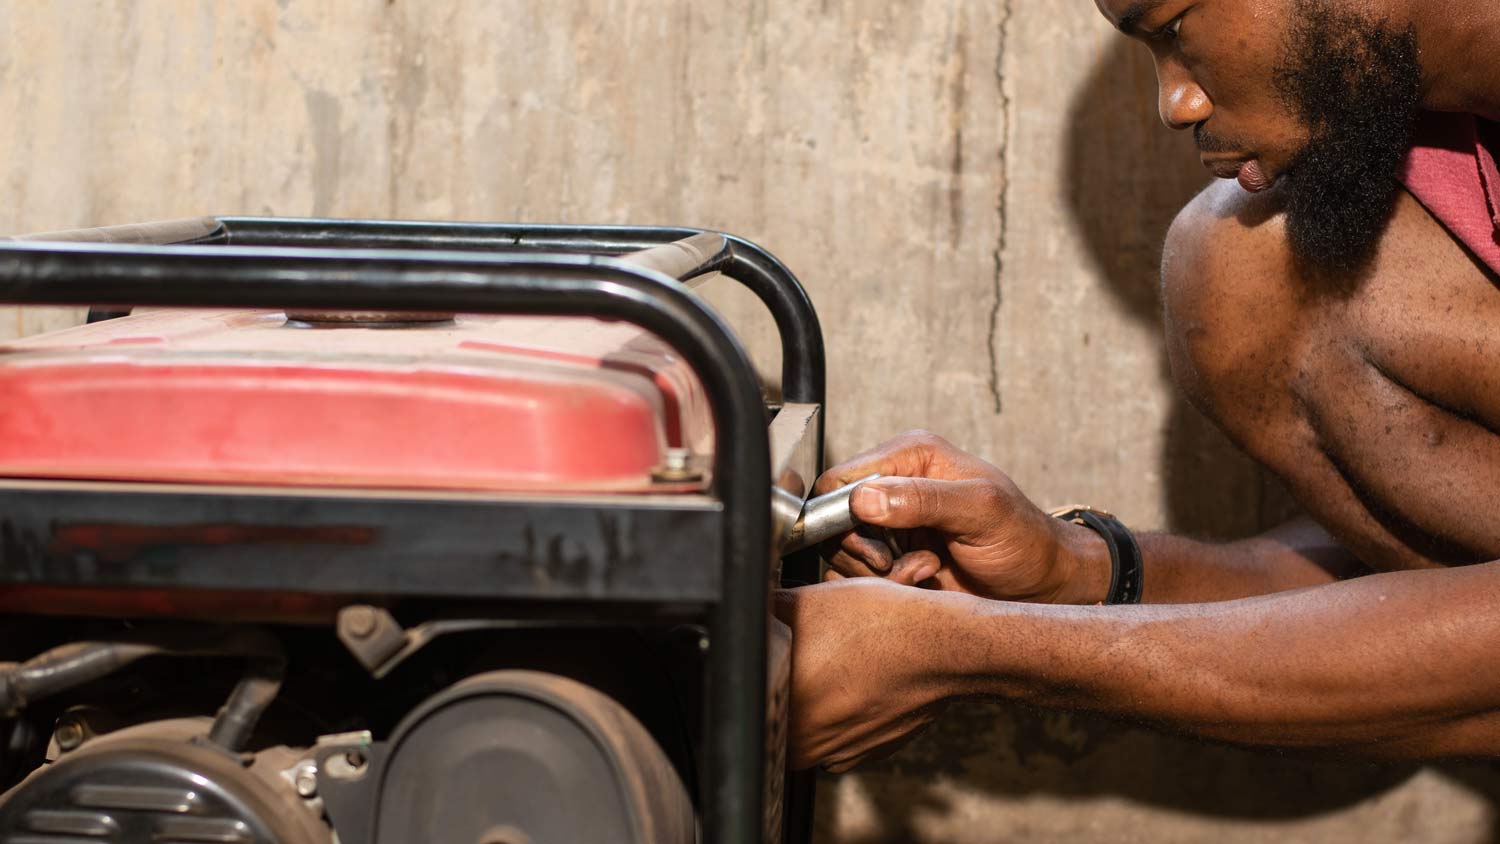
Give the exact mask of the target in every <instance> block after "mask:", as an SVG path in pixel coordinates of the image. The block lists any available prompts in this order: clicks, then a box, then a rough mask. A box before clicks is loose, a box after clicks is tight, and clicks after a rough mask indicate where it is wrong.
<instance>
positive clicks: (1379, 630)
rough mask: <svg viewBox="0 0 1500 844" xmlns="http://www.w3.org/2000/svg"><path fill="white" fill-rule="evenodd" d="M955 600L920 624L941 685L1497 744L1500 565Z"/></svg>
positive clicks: (1309, 735) (1460, 749) (1183, 715)
mask: <svg viewBox="0 0 1500 844" xmlns="http://www.w3.org/2000/svg"><path fill="white" fill-rule="evenodd" d="M960 597H961V596H943V598H942V599H941V601H942V608H941V609H940V610H939V613H940V614H941V616H942V620H938V621H936V622H935V624H937V625H940V626H941V627H942V628H943V629H944V630H945V632H947V633H949V634H951V635H952V636H953V639H952V640H951V642H949V643H946V644H945V647H944V648H943V651H944V652H945V653H946V654H947V656H945V657H944V659H945V660H948V661H947V662H945V664H944V668H945V670H947V671H949V672H950V673H949V683H950V685H951V689H952V691H953V693H954V694H958V695H966V694H984V695H1000V696H1002V697H1006V698H1011V699H1019V700H1025V701H1029V702H1032V703H1036V704H1039V705H1045V706H1056V707H1066V708H1076V709H1083V710H1091V711H1097V712H1102V713H1107V714H1113V715H1116V716H1121V717H1126V718H1129V719H1135V720H1140V721H1144V722H1149V723H1154V724H1158V725H1161V726H1166V727H1169V728H1171V729H1175V730H1179V731H1182V732H1186V733H1191V734H1195V735H1200V736H1205V737H1210V738H1217V739H1224V740H1229V741H1235V742H1239V743H1245V744H1262V745H1277V746H1328V747H1348V748H1351V749H1352V750H1354V751H1355V752H1361V753H1364V754H1367V755H1371V756H1401V757H1437V756H1455V755H1458V756H1485V755H1495V754H1500V714H1497V713H1500V672H1497V671H1496V670H1495V660H1496V659H1497V657H1496V656H1495V655H1496V654H1497V653H1500V612H1496V611H1495V608H1496V606H1500V563H1490V564H1486V565H1483V566H1475V567H1471V568H1467V569H1455V570H1445V571H1423V572H1403V573H1396V574H1382V575H1374V576H1371V577H1365V578H1360V579H1357V580H1353V581H1348V582H1344V583H1338V584H1333V585H1329V586H1326V587H1324V588H1319V589H1307V590H1301V591H1296V592H1290V593H1285V594H1280V595H1270V596H1265V597H1259V598H1251V599H1246V600H1241V601H1235V602H1230V603H1217V604H1194V605H1184V606H1172V607H1165V606H1164V607H1128V608H1126V607H1118V608H1116V607H1106V608H1080V607H1061V606H1040V605H1022V604H1008V603H999V602H989V603H985V602H978V601H974V600H972V599H966V600H958V598H960Z"/></svg>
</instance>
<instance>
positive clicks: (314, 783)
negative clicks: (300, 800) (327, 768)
mask: <svg viewBox="0 0 1500 844" xmlns="http://www.w3.org/2000/svg"><path fill="white" fill-rule="evenodd" d="M292 786H293V787H294V788H296V789H297V796H299V797H316V796H317V794H318V766H316V765H314V764H312V763H311V762H309V763H308V764H306V765H301V766H299V767H298V768H297V773H296V775H295V776H293V777H292Z"/></svg>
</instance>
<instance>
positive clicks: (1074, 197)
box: [1061, 39, 1292, 538]
mask: <svg viewBox="0 0 1500 844" xmlns="http://www.w3.org/2000/svg"><path fill="white" fill-rule="evenodd" d="M1068 116H1069V126H1068V155H1067V159H1066V168H1067V169H1066V172H1064V173H1063V174H1061V175H1062V182H1063V184H1064V185H1066V187H1067V191H1068V192H1067V200H1068V204H1069V211H1070V212H1071V217H1072V220H1073V225H1074V226H1075V227H1076V228H1077V230H1078V232H1079V234H1080V235H1081V239H1082V241H1083V242H1084V244H1085V245H1086V246H1087V248H1088V252H1089V257H1090V259H1091V260H1092V261H1093V263H1094V264H1095V266H1096V267H1097V268H1098V269H1099V273H1100V276H1101V277H1102V278H1104V279H1107V280H1108V282H1109V286H1108V288H1107V290H1108V292H1109V293H1111V294H1112V295H1113V296H1114V297H1115V298H1116V299H1117V300H1118V301H1119V302H1120V303H1121V304H1122V305H1123V306H1124V308H1125V311H1126V312H1127V313H1128V314H1129V315H1130V316H1132V317H1134V318H1135V319H1138V320H1140V321H1142V322H1145V323H1148V324H1149V325H1150V326H1151V327H1153V328H1154V329H1158V330H1159V329H1160V326H1161V299H1160V296H1159V290H1160V279H1161V273H1160V270H1161V246H1162V240H1163V238H1165V236H1166V232H1167V228H1168V227H1169V226H1170V225H1171V223H1172V219H1173V218H1174V217H1175V216H1176V215H1177V212H1178V210H1179V209H1181V208H1182V207H1183V206H1184V205H1186V204H1187V203H1188V201H1189V200H1190V199H1192V198H1193V197H1194V196H1195V195H1196V194H1197V193H1198V191H1199V190H1201V189H1202V188H1203V187H1204V185H1206V184H1207V183H1208V182H1209V178H1210V177H1209V176H1208V173H1207V171H1205V170H1204V169H1203V166H1202V165H1201V164H1200V163H1199V161H1198V154H1197V148H1196V147H1195V146H1194V144H1193V141H1192V137H1191V133H1189V132H1173V131H1169V130H1168V129H1166V128H1165V127H1164V126H1163V125H1162V123H1161V120H1160V118H1159V117H1158V115H1157V108H1156V72H1155V69H1154V68H1153V66H1152V64H1151V57H1150V54H1149V53H1148V52H1147V51H1146V50H1144V49H1142V48H1140V47H1139V46H1137V45H1135V44H1132V43H1130V42H1127V41H1125V40H1124V39H1117V40H1116V41H1115V43H1114V44H1112V45H1111V47H1110V49H1108V50H1106V51H1104V53H1103V55H1101V56H1100V58H1099V61H1098V63H1097V64H1095V66H1094V68H1093V70H1092V73H1091V74H1090V76H1089V78H1088V81H1087V83H1086V84H1085V85H1084V86H1083V87H1082V88H1081V89H1080V91H1079V94H1078V95H1077V97H1075V99H1074V100H1073V102H1072V103H1071V106H1070V109H1069V115H1068ZM1160 366H1161V369H1160V376H1161V378H1162V380H1163V382H1164V383H1165V384H1166V386H1167V388H1168V389H1169V391H1170V392H1171V395H1172V396H1173V402H1172V407H1171V411H1170V413H1169V415H1168V417H1167V421H1166V428H1167V436H1166V448H1165V453H1164V454H1163V455H1162V467H1161V468H1162V479H1163V486H1164V492H1165V495H1166V499H1167V500H1166V502H1165V504H1166V514H1167V524H1166V525H1164V526H1165V527H1167V528H1169V529H1171V530H1173V531H1177V532H1181V533H1188V534H1192V535H1197V536H1208V537H1215V538H1237V537H1242V536H1246V535H1248V534H1251V533H1254V532H1256V531H1258V530H1261V529H1263V528H1266V527H1270V526H1273V525H1275V524H1277V523H1279V522H1281V521H1284V520H1285V519H1286V517H1287V516H1288V515H1289V514H1290V513H1291V511H1292V510H1291V505H1290V502H1289V500H1288V499H1287V498H1286V497H1285V496H1284V494H1282V493H1281V492H1280V489H1279V486H1277V485H1275V483H1274V482H1272V481H1270V480H1269V478H1268V477H1267V476H1266V474H1265V473H1264V472H1262V470H1261V469H1260V468H1259V467H1258V466H1256V465H1255V464H1254V463H1253V462H1252V461H1251V460H1249V459H1248V458H1246V457H1245V456H1244V455H1242V454H1241V453H1240V452H1239V451H1238V450H1237V449H1235V447H1234V446H1233V445H1231V444H1230V443H1229V441H1228V440H1227V439H1225V438H1224V436H1223V435H1222V434H1220V433H1219V431H1218V429H1217V428H1215V427H1214V426H1213V425H1212V424H1211V423H1209V422H1208V420H1206V419H1204V418H1203V416H1202V415H1200V414H1199V413H1198V412H1197V411H1196V410H1194V409H1193V408H1192V407H1191V406H1190V405H1189V404H1188V403H1187V402H1186V401H1185V400H1184V399H1183V398H1182V396H1181V395H1180V394H1179V393H1178V392H1177V390H1176V388H1175V387H1172V386H1171V384H1170V381H1171V375H1170V373H1169V371H1168V368H1167V359H1166V352H1165V350H1164V349H1163V350H1162V352H1161V355H1160Z"/></svg>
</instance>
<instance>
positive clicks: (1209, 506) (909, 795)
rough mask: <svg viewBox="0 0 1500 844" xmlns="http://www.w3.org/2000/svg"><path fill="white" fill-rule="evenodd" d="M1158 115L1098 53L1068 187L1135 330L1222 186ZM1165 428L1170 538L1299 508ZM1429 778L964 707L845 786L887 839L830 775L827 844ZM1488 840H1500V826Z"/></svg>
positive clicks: (1261, 807) (1137, 86) (1018, 711)
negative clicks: (1124, 804) (841, 809)
mask: <svg viewBox="0 0 1500 844" xmlns="http://www.w3.org/2000/svg"><path fill="white" fill-rule="evenodd" d="M1155 104H1156V79H1155V73H1154V70H1153V68H1152V66H1151V61H1150V57H1149V55H1148V54H1147V53H1146V51H1145V50H1143V49H1139V48H1134V45H1131V44H1129V43H1128V42H1124V41H1123V40H1122V41H1119V42H1118V43H1116V44H1115V45H1114V46H1113V47H1112V48H1111V49H1110V50H1107V51H1105V52H1104V54H1103V55H1101V56H1100V57H1099V60H1098V62H1097V64H1096V65H1095V66H1094V68H1093V70H1092V73H1091V74H1090V76H1089V78H1088V81H1087V84H1086V85H1085V86H1084V87H1083V88H1082V89H1081V91H1080V92H1079V94H1078V95H1077V97H1076V98H1075V99H1074V101H1073V102H1072V104H1071V108H1070V112H1069V120H1070V124H1069V150H1068V156H1067V164H1066V166H1067V168H1068V169H1067V172H1066V173H1064V174H1063V176H1064V183H1065V184H1066V185H1067V187H1068V202H1069V207H1070V211H1071V214H1072V217H1073V221H1074V225H1076V226H1077V227H1078V230H1079V232H1080V233H1081V235H1082V239H1083V240H1084V241H1085V242H1086V244H1087V246H1088V249H1089V251H1090V253H1091V257H1092V260H1094V261H1095V262H1096V263H1097V265H1098V266H1099V267H1100V269H1101V270H1102V273H1101V274H1102V275H1103V276H1104V277H1105V278H1107V279H1109V282H1110V288H1109V293H1110V294H1111V295H1113V296H1115V297H1117V298H1118V300H1119V301H1120V302H1122V303H1123V304H1124V306H1125V307H1126V309H1127V310H1128V312H1129V313H1130V314H1132V315H1133V316H1134V317H1135V318H1137V319H1140V320H1142V321H1147V322H1150V323H1151V324H1152V325H1159V324H1160V313H1159V311H1160V301H1159V296H1158V282H1159V264H1160V251H1161V240H1162V238H1163V237H1164V235H1165V233H1166V230H1167V227H1168V225H1169V224H1170V223H1171V221H1172V218H1173V217H1174V216H1175V215H1176V213H1177V211H1178V209H1180V208H1181V207H1182V206H1183V205H1184V204H1186V203H1187V201H1188V200H1189V199H1191V198H1192V196H1193V195H1194V194H1196V193H1197V191H1198V190H1200V189H1201V188H1202V187H1203V185H1204V184H1206V182H1207V179H1206V177H1205V176H1206V174H1205V172H1204V170H1203V169H1202V168H1201V166H1200V165H1199V164H1198V161H1197V157H1196V154H1195V151H1194V149H1193V144H1192V141H1191V138H1190V137H1188V136H1187V135H1186V134H1185V133H1172V132H1168V131H1166V130H1165V129H1164V128H1163V127H1162V125H1161V123H1160V122H1159V120H1158V119H1157V114H1156V106H1155ZM1165 357H1166V356H1165V352H1163V354H1162V364H1161V370H1160V374H1161V377H1162V378H1164V379H1166V378H1169V375H1168V372H1167V367H1166V360H1165ZM1167 425H1168V440H1169V444H1168V446H1167V449H1166V453H1165V454H1164V456H1163V462H1164V465H1163V467H1162V468H1163V477H1164V479H1165V483H1166V485H1167V495H1168V502H1167V505H1168V507H1167V510H1168V516H1169V527H1171V528H1172V529H1174V530H1176V531H1179V532H1187V533H1192V534H1198V535H1208V536H1221V537H1233V536H1244V535H1247V534H1249V533H1252V532H1254V531H1256V530H1258V529H1261V528H1263V527H1269V526H1271V525H1273V524H1275V523H1277V522H1279V521H1280V520H1282V518H1284V517H1285V515H1286V514H1287V513H1289V512H1290V509H1289V506H1288V503H1287V501H1286V499H1285V496H1284V494H1283V493H1281V492H1280V491H1279V489H1277V488H1275V487H1272V486H1270V485H1269V483H1268V479H1267V478H1266V477H1265V475H1264V474H1263V472H1262V471H1261V470H1260V469H1259V468H1258V467H1257V466H1255V464H1253V463H1252V462H1250V461H1249V460H1248V459H1246V458H1245V457H1244V456H1243V455H1241V454H1239V453H1238V452H1237V451H1236V450H1235V449H1234V447H1233V446H1232V445H1230V444H1229V442H1228V441H1227V440H1225V438H1224V437H1223V436H1222V435H1221V434H1220V433H1219V432H1218V431H1217V430H1216V429H1215V428H1214V427H1213V426H1212V425H1210V424H1209V423H1208V422H1207V421H1206V420H1204V419H1203V417H1201V416H1200V415H1199V414H1198V413H1197V411H1195V410H1194V409H1192V408H1191V407H1190V406H1188V405H1187V404H1186V403H1185V402H1183V401H1182V400H1181V399H1180V398H1179V399H1178V400H1177V401H1176V402H1175V403H1174V405H1173V407H1172V410H1171V414H1170V417H1169V420H1168V422H1167ZM1419 770H1421V768H1420V766H1415V765H1369V764H1351V763H1332V762H1319V761H1312V760H1303V759H1294V758H1288V757H1286V756H1282V755H1275V754H1273V753H1258V752H1253V751H1245V750H1239V749H1235V748H1230V747H1222V746H1216V745H1211V744H1206V743H1202V742H1196V741H1192V740H1188V739H1180V738H1174V737H1171V736H1165V735H1161V734H1158V733H1154V732H1149V731H1144V730H1136V729H1131V728H1128V727H1123V726H1121V725H1119V724H1117V723H1114V722H1111V721H1108V720H1106V719H1101V718H1094V717H1085V716H1079V715H1072V714H1068V713H1060V712H1038V711H1033V710H1029V709H1024V708H1021V707H1015V706H1001V705H995V704H981V703H965V704H961V705H957V706H954V707H952V708H951V709H950V711H949V712H948V713H947V714H946V715H945V716H944V717H943V718H942V719H941V720H940V721H939V722H938V723H937V724H936V725H935V726H934V727H933V728H932V729H931V730H930V731H929V732H928V733H927V734H925V735H923V736H922V737H920V738H918V739H917V740H916V741H914V742H913V743H912V744H911V745H910V746H908V747H907V748H905V749H904V750H902V751H901V752H900V753H899V754H897V755H896V756H895V757H893V758H892V759H890V760H888V761H886V762H883V763H879V764H875V765H871V766H869V767H868V768H866V769H864V770H862V771H860V772H858V773H856V774H853V775H850V778H851V779H852V781H851V782H847V783H845V785H846V786H848V787H851V788H853V789H855V790H856V791H859V792H862V796H863V797H864V798H865V799H864V800H863V801H862V802H863V803H864V804H865V805H866V806H868V807H869V811H871V812H872V813H873V816H874V817H873V820H874V822H875V826H876V827H877V829H876V830H873V831H872V832H873V834H871V835H862V836H860V837H859V838H858V839H854V838H841V837H840V835H839V834H838V832H837V830H836V828H835V826H836V821H837V818H836V815H835V813H834V812H833V811H831V810H832V808H833V807H832V806H831V805H830V804H831V802H832V800H831V797H832V795H833V793H834V789H833V788H832V786H833V785H834V782H833V780H832V778H825V780H824V787H823V790H822V798H821V800H820V806H821V811H820V812H819V835H818V840H819V841H825V842H834V841H844V840H847V841H850V842H853V841H855V840H858V841H859V842H862V843H863V842H879V844H902V843H903V842H918V841H925V840H931V839H933V836H934V835H939V836H945V837H947V838H954V837H957V835H959V834H962V835H963V838H962V840H965V841H967V840H991V839H993V840H1005V838H1006V836H1008V835H1011V834H1016V835H1020V834H1022V832H1023V831H1026V830H1029V832H1027V833H1026V836H1027V837H1029V838H1033V839H1034V840H1044V839H1045V838H1046V837H1047V835H1048V832H1047V830H1048V829H1049V828H1051V829H1053V830H1062V829H1067V830H1070V831H1072V833H1073V834H1074V835H1076V834H1078V830H1080V829H1084V828H1096V829H1099V830H1101V832H1100V833H1099V835H1098V836H1097V840H1100V841H1104V840H1113V839H1114V838H1116V837H1117V836H1116V835H1115V834H1111V833H1110V832H1108V831H1106V830H1105V827H1104V826H1103V824H1104V823H1105V820H1104V818H1103V817H1101V818H1100V820H1099V823H1098V824H1090V823H1086V822H1082V821H1081V820H1080V819H1078V818H1076V817H1071V818H1070V817H1058V816H1056V815H1046V816H1043V815H1040V814H1037V813H1038V812H1044V811H1046V810H1045V809H1036V808H1022V807H1019V806H1017V805H1016V804H1015V803H1014V802H1013V801H1014V800H1016V799H1020V798H1025V797H1029V796H1035V795H1043V796H1051V797H1054V798H1064V799H1067V798H1076V799H1085V798H1098V797H1118V798H1124V799H1127V800H1130V801H1132V802H1134V803H1138V804H1141V805H1142V806H1144V807H1150V809H1154V810H1157V811H1155V812H1152V811H1150V809H1142V810H1139V811H1138V813H1137V814H1136V815H1135V817H1134V818H1132V820H1135V821H1141V822H1147V823H1151V824H1153V825H1155V824H1158V823H1160V824H1162V827H1161V829H1162V830H1163V831H1166V830H1169V829H1172V828H1173V821H1172V816H1173V815H1177V816H1187V817H1196V818H1200V819H1203V818H1207V819H1220V820H1223V821H1226V822H1231V823H1232V822H1237V821H1242V820H1257V821H1275V820H1295V819H1304V818H1313V817H1317V816H1320V815H1324V814H1328V813H1331V812H1336V811H1338V810H1340V809H1344V808H1348V807H1352V806H1354V805H1356V804H1359V803H1361V802H1364V801H1366V800H1369V799H1371V798H1373V797H1376V796H1378V795H1380V794H1383V793H1385V792H1387V791H1389V790H1391V789H1393V788H1395V787H1397V786H1399V785H1401V784H1402V783H1404V782H1406V781H1407V780H1408V779H1410V778H1411V777H1412V776H1413V775H1415V774H1416V773H1417V772H1418V771H1419ZM1440 771H1441V773H1442V774H1443V775H1444V776H1445V778H1447V779H1449V780H1450V781H1453V782H1456V783H1460V784H1462V785H1464V786H1465V787H1466V788H1467V789H1469V790H1470V791H1472V792H1473V793H1475V794H1477V795H1479V796H1481V797H1482V798H1483V799H1485V800H1487V801H1488V802H1489V803H1491V804H1493V805H1500V772H1496V771H1494V770H1492V769H1491V768H1488V767H1482V766H1466V765H1448V766H1442V767H1441V768H1440ZM938 779H945V780H947V781H949V782H950V783H952V786H953V788H952V789H951V790H950V789H946V788H945V789H942V790H939V789H938V788H936V787H934V785H933V783H934V781H935V780H938ZM953 791H959V792H964V793H967V794H970V795H973V796H975V797H980V798H988V799H992V800H996V801H1001V802H998V803H996V804H991V805H990V807H989V808H987V809H986V811H985V813H984V815H983V816H978V817H975V816H974V815H973V813H972V809H973V805H972V804H970V805H969V806H968V808H969V809H970V815H969V818H968V819H967V820H960V819H958V818H956V817H953V816H952V813H953V811H954V810H955V809H956V808H957V807H955V806H953V805H951V804H950V802H949V795H951V794H952V793H953ZM1003 801H1012V802H1008V803H1007V802H1003ZM1083 811H1087V810H1083ZM1068 814H1069V815H1072V813H1071V812H1070V813H1068ZM1491 814H1492V815H1494V814H1496V813H1494V812H1492V813H1491ZM1110 817H1114V818H1118V817H1119V815H1117V814H1111V815H1110ZM944 818H947V820H940V819H944ZM960 830H962V833H960V832H959V831H960ZM1115 832H1116V833H1118V832H1120V831H1119V830H1115ZM1133 832H1135V833H1138V832H1139V829H1136V830H1133ZM1179 832H1181V830H1180V829H1179ZM1225 832H1226V833H1227V832H1229V830H1225ZM1349 832H1350V833H1356V832H1357V830H1355V829H1353V828H1351V829H1350V830H1349ZM1412 834H1413V835H1416V834H1419V830H1418V829H1413V830H1412ZM970 835H972V836H974V837H972V838H971V837H969V836H970ZM1126 837H1130V836H1126ZM1490 837H1491V838H1492V839H1493V840H1496V841H1500V827H1497V828H1496V829H1495V830H1493V831H1492V833H1491V836H1490ZM1090 840H1094V839H1090ZM1348 840H1354V838H1350V839H1348Z"/></svg>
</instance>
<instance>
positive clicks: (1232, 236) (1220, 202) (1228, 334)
mask: <svg viewBox="0 0 1500 844" xmlns="http://www.w3.org/2000/svg"><path fill="white" fill-rule="evenodd" d="M1291 270H1292V262H1291V259H1290V253H1289V250H1288V247H1287V245H1286V234H1285V226H1284V224H1283V221H1282V215H1281V213H1280V208H1279V206H1278V205H1277V204H1276V203H1275V201H1274V199H1273V198H1271V197H1267V196H1265V195H1263V194H1252V193H1249V192H1247V191H1244V190H1242V189H1241V188H1240V187H1239V185H1238V184H1237V183H1235V182H1229V181H1225V182H1215V183H1213V184H1210V185H1209V186H1208V187H1207V188H1205V189H1204V190H1203V191H1202V192H1201V193H1199V194H1198V196H1197V197H1196V198H1194V199H1193V200H1192V201H1191V202H1189V203H1188V204H1187V206H1186V207H1185V208H1183V209H1182V211H1181V212H1180V213H1179V214H1178V215H1177V219H1176V220H1175V221H1174V222H1173V223H1172V227H1171V229H1170V231H1169V232H1168V234H1167V240H1166V244H1165V246H1164V247H1163V250H1162V305H1163V315H1164V318H1165V322H1166V330H1167V331H1166V333H1167V349H1168V354H1169V357H1170V359H1171V363H1172V371H1173V374H1174V375H1175V376H1176V379H1177V382H1178V384H1179V386H1181V387H1182V388H1183V389H1184V391H1185V392H1186V393H1187V394H1188V396H1189V397H1190V398H1191V399H1193V401H1194V403H1195V404H1197V405H1199V407H1200V408H1203V407H1205V406H1206V405H1209V404H1212V403H1213V401H1212V394H1213V393H1214V392H1217V390H1216V387H1223V386H1226V385H1227V384H1228V383H1229V382H1232V381H1233V382H1237V381H1238V380H1240V379H1242V378H1243V377H1245V376H1246V375H1247V373H1248V372H1250V371H1251V370H1249V369H1247V368H1246V365H1247V364H1250V363H1252V362H1255V361H1256V360H1257V359H1260V358H1263V356H1264V354H1265V353H1266V350H1267V348H1268V347H1269V346H1275V345H1278V344H1279V343H1281V342H1282V341H1283V340H1284V339H1285V338H1284V334H1285V330H1286V329H1287V328H1289V327H1290V325H1291V323H1292V322H1293V321H1294V319H1295V315H1296V311H1297V309H1298V307H1299V305H1298V298H1299V297H1298V295H1297V292H1296V288H1295V285H1294V283H1293V282H1292V279H1291V278H1290V274H1291ZM1260 365H1263V361H1262V363H1261V364H1260Z"/></svg>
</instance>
